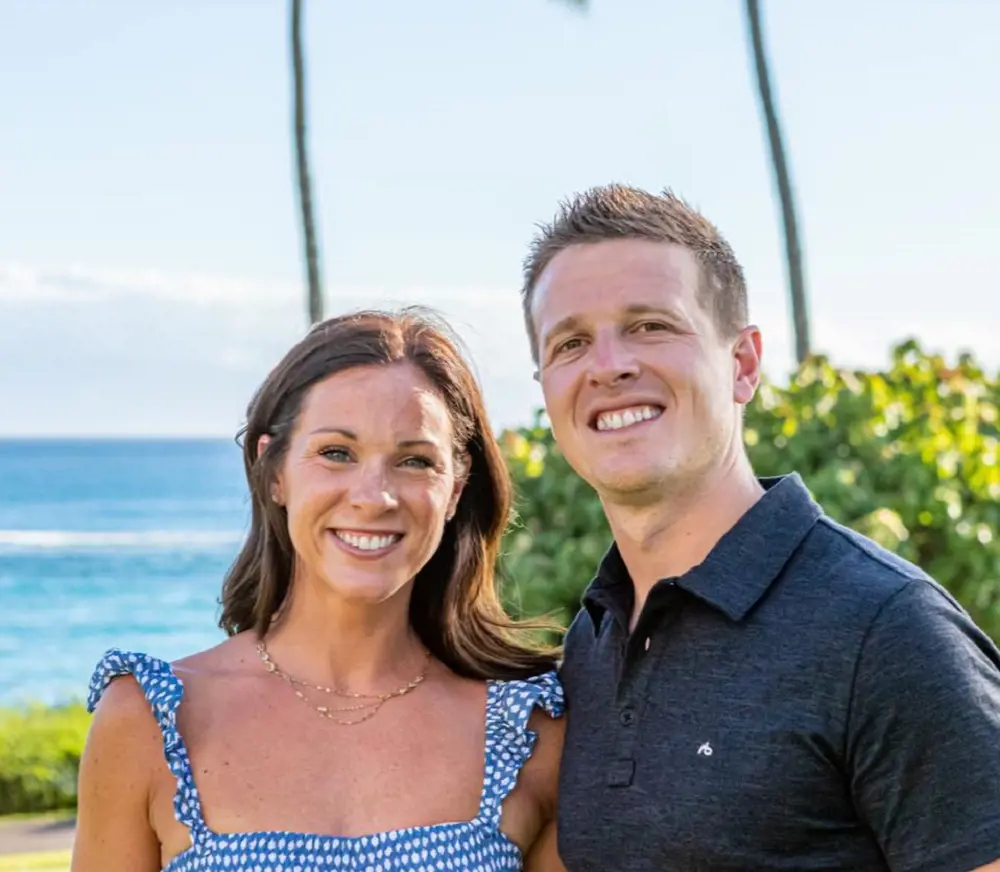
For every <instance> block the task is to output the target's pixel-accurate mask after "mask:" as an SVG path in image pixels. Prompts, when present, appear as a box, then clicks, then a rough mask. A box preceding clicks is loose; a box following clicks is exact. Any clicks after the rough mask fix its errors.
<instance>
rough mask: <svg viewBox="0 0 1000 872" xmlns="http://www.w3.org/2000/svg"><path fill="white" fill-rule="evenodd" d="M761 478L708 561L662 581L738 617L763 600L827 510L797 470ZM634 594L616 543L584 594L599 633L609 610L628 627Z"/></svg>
mask: <svg viewBox="0 0 1000 872" xmlns="http://www.w3.org/2000/svg"><path fill="white" fill-rule="evenodd" d="M758 480H759V481H760V483H761V485H762V486H763V488H764V494H763V495H762V496H761V498H760V499H759V500H758V501H757V502H756V503H754V505H753V506H752V507H751V508H750V509H749V510H748V511H747V512H746V513H745V514H744V515H743V517H741V518H740V519H739V521H737V522H736V524H735V525H734V526H733V527H732V528H731V529H730V530H729V531H727V532H726V534H725V535H724V536H723V537H722V538H721V539H720V540H719V542H718V544H716V546H715V547H714V548H713V549H712V550H711V551H710V552H709V554H708V556H707V557H706V558H705V560H704V561H703V562H702V563H700V564H699V565H698V566H695V567H692V568H691V569H690V570H689V571H688V572H686V573H685V574H684V575H682V576H680V577H679V578H674V579H662V580H661V582H660V583H663V582H666V581H672V582H674V583H675V584H676V585H677V586H678V587H680V588H683V589H684V590H686V591H688V592H689V593H690V594H692V595H693V596H696V597H698V599H700V600H702V601H703V602H705V603H706V604H708V605H709V606H712V607H714V608H716V609H718V610H719V611H721V612H722V613H723V614H725V615H726V616H727V617H728V618H730V620H733V621H742V620H743V618H745V617H746V615H747V613H748V612H749V611H750V609H752V608H753V607H754V606H755V605H756V604H757V602H759V601H760V599H761V598H762V597H763V596H764V594H765V593H766V591H767V589H768V588H769V587H770V586H771V584H772V582H773V581H774V580H775V579H776V578H777V577H778V575H779V574H780V572H781V570H782V569H783V568H784V566H785V564H786V563H787V562H788V561H789V559H790V558H791V556H792V554H793V553H794V552H795V550H796V549H797V548H798V547H799V545H800V544H801V543H802V540H803V539H805V537H806V535H807V534H808V533H809V531H810V530H811V529H812V528H813V527H814V526H815V524H816V521H817V520H818V519H819V517H820V515H821V514H822V510H821V509H820V507H819V506H818V505H817V504H816V502H815V501H814V500H813V499H812V497H811V496H810V494H809V491H808V490H807V489H806V487H805V485H804V484H803V482H802V479H801V477H800V476H799V475H798V474H797V473H791V474H789V475H783V476H775V477H770V478H760V479H758ZM654 591H655V588H654ZM651 596H652V594H651ZM634 599H635V591H634V589H633V587H632V580H631V578H630V577H629V574H628V569H627V568H626V567H625V563H624V561H623V560H622V557H621V554H620V553H619V551H618V546H617V545H616V544H612V545H611V548H610V550H609V551H608V552H607V554H606V555H605V556H604V559H603V560H602V561H601V565H600V567H599V568H598V571H597V575H596V577H595V578H594V580H593V581H592V582H591V583H590V586H589V587H588V588H587V591H586V592H585V593H584V598H583V604H584V607H585V608H586V609H587V611H588V612H589V614H590V618H591V621H592V622H593V625H594V631H595V633H596V632H597V631H598V629H599V628H600V626H601V621H602V619H603V617H604V613H605V612H606V611H611V612H612V614H614V615H615V616H616V617H618V619H619V620H621V621H623V623H624V625H625V626H627V625H628V615H630V614H631V611H632V604H633V602H634Z"/></svg>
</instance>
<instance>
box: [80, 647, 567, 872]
mask: <svg viewBox="0 0 1000 872" xmlns="http://www.w3.org/2000/svg"><path fill="white" fill-rule="evenodd" d="M121 675H132V676H134V677H135V680H136V681H137V682H138V684H139V686H140V687H141V688H142V692H143V694H144V695H145V697H146V699H147V700H148V702H149V705H150V707H151V709H152V711H153V715H154V717H155V718H156V721H157V723H158V724H159V727H160V732H161V733H162V735H163V753H164V756H165V757H166V761H167V765H168V767H169V768H170V771H171V772H172V773H173V775H174V777H175V778H176V779H177V789H176V792H175V794H174V815H175V817H176V818H177V820H178V821H180V823H182V824H183V825H184V826H186V827H187V828H188V830H189V832H190V834H191V847H190V848H189V849H188V850H186V851H184V852H183V853H181V854H179V855H178V856H177V857H175V858H174V859H173V860H171V862H170V863H169V864H168V865H167V866H166V867H165V868H164V872H314V870H315V872H327V870H343V872H346V870H351V872H354V870H361V872H432V870H433V872H445V870H448V872H471V870H476V872H506V870H510V872H515V870H520V869H522V862H523V861H522V856H521V851H520V849H519V848H518V847H517V845H515V844H514V843H513V842H512V841H511V840H510V839H509V838H508V837H507V836H505V835H504V834H503V833H501V832H500V828H499V827H500V812H501V805H502V803H503V801H504V799H505V798H506V797H507V795H508V794H509V793H510V791H511V790H512V789H513V788H514V785H515V783H516V781H517V776H518V772H520V770H521V767H522V766H523V765H524V763H525V762H526V761H527V759H528V757H530V756H531V752H532V749H533V747H534V743H535V739H536V736H535V733H534V732H533V731H532V730H529V729H528V718H529V716H530V715H531V712H532V710H533V709H534V708H535V706H539V707H541V708H542V709H544V710H545V711H546V712H548V713H549V714H550V715H552V716H553V717H560V716H562V714H563V712H564V710H565V706H564V700H563V691H562V686H561V684H560V683H559V680H558V678H557V677H556V674H555V673H554V672H547V673H544V674H542V675H538V676H536V677H534V678H529V679H526V680H517V681H491V682H488V683H487V694H486V749H485V760H486V766H485V770H484V780H483V786H482V793H481V795H480V803H479V812H478V814H477V815H476V817H475V818H474V819H473V820H469V821H461V822H455V823H443V824H434V825H430V826H422V827H409V828H406V829H400V830H391V831H387V832H381V833H373V834H371V835H365V836H323V835H310V834H308V833H294V832H282V831H273V832H253V833H238V834H231V835H227V834H224V833H216V832H213V831H212V830H210V829H209V828H208V826H207V825H206V824H205V821H204V818H203V815H202V809H201V800H200V799H199V797H198V790H197V787H196V786H195V782H194V776H193V774H192V771H191V764H190V760H189V759H188V752H187V748H186V747H185V746H184V740H183V739H182V738H181V735H180V732H179V731H178V729H177V709H178V706H179V705H180V703H181V699H182V698H183V694H184V688H183V684H182V683H181V680H180V678H178V676H177V675H176V674H175V672H174V670H173V668H172V667H171V666H170V664H169V663H167V662H165V661H163V660H159V659H157V658H156V657H151V656H150V655H148V654H141V653H135V652H126V651H121V650H119V649H112V650H111V651H109V652H108V653H107V654H105V655H104V657H103V658H102V659H101V661H100V663H98V665H97V668H96V669H95V671H94V675H93V678H92V679H91V681H90V693H89V696H88V700H87V707H88V709H89V710H90V711H93V710H94V709H95V708H96V706H97V703H98V702H99V701H100V698H101V696H102V695H103V693H104V691H105V690H106V688H107V686H108V685H109V684H110V683H111V681H112V680H113V679H114V678H116V677H118V676H121Z"/></svg>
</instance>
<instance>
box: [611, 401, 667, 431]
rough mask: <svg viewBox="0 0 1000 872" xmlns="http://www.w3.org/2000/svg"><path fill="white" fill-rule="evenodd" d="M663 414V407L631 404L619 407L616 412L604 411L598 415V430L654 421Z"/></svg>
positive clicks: (616, 428)
mask: <svg viewBox="0 0 1000 872" xmlns="http://www.w3.org/2000/svg"><path fill="white" fill-rule="evenodd" d="M662 414H663V409H658V408H656V407H655V406H631V407H629V408H628V409H618V410H617V411H615V412H602V413H601V414H600V415H598V416H597V429H598V430H621V429H622V428H623V427H631V426H632V425H633V424H638V423H639V422H640V421H652V420H653V418H659V417H660V415H662Z"/></svg>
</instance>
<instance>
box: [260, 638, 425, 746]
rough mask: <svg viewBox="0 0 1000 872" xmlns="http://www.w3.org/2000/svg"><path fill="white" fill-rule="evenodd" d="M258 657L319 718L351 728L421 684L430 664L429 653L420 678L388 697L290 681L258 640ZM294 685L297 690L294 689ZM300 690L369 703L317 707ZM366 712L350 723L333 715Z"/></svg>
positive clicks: (418, 676)
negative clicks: (306, 688) (305, 688)
mask: <svg viewBox="0 0 1000 872" xmlns="http://www.w3.org/2000/svg"><path fill="white" fill-rule="evenodd" d="M257 654H258V655H259V656H260V659H261V661H262V662H263V663H264V667H265V668H266V669H267V671H268V672H270V673H271V674H272V675H275V676H277V677H278V678H280V679H282V680H283V681H284V682H285V683H286V684H287V685H288V686H289V687H290V688H291V689H292V692H293V693H294V694H295V695H296V696H297V697H298V698H299V699H301V700H302V701H303V702H304V703H305V704H306V705H308V706H309V707H310V708H313V709H315V710H316V711H317V712H319V714H321V715H322V716H323V717H325V718H327V719H328V720H331V721H333V722H334V723H336V724H341V725H342V726H345V727H350V726H354V725H355V724H361V723H364V722H365V721H367V720H368V719H369V718H373V717H375V715H376V714H378V711H379V709H380V708H382V706H383V705H385V704H386V703H387V702H388V701H389V700H390V699H396V698H397V697H400V696H405V695H406V694H408V693H410V691H412V690H416V688H417V687H418V686H419V685H420V684H422V683H423V681H424V679H425V678H426V677H427V667H428V666H429V664H430V659H431V653H430V651H428V652H427V657H426V659H425V661H424V668H423V669H422V670H421V671H420V674H419V675H417V677H416V678H413V679H411V680H410V681H409V682H407V683H406V684H405V685H403V686H402V687H400V688H399V689H397V690H393V691H390V692H389V693H351V692H349V691H343V690H337V689H336V688H334V687H324V686H323V685H321V684H310V683H309V682H307V681H302V680H301V679H299V678H293V677H292V676H291V675H289V674H288V673H287V672H284V671H283V670H282V669H281V668H280V667H279V666H278V664H277V663H275V662H274V660H272V659H271V655H270V653H269V652H268V650H267V646H266V645H265V644H264V640H263V639H261V640H260V641H259V642H258V643H257ZM296 685H297V686H296ZM299 687H308V688H309V689H310V690H317V691H320V692H321V693H326V694H332V695H334V696H339V697H344V698H347V699H360V700H371V701H370V702H362V703H360V704H359V705H350V706H341V707H334V706H326V705H316V704H315V703H313V702H311V701H310V700H309V699H308V697H306V695H305V694H304V693H303V692H302V691H301V690H299ZM365 709H368V710H369V711H366V712H365V713H364V714H363V715H361V716H359V717H356V718H354V719H353V720H342V719H340V718H338V717H336V715H335V714H334V713H335V712H358V711H364V710H365Z"/></svg>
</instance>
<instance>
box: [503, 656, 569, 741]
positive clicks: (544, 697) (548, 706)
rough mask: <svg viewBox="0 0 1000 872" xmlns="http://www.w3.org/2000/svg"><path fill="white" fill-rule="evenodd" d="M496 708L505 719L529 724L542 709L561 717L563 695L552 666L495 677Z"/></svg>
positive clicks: (551, 716)
mask: <svg viewBox="0 0 1000 872" xmlns="http://www.w3.org/2000/svg"><path fill="white" fill-rule="evenodd" d="M493 684H494V685H495V686H496V688H497V695H498V697H499V701H500V708H501V709H502V711H503V712H504V714H505V716H506V717H507V719H508V720H511V721H513V722H514V723H516V724H517V725H519V726H522V727H523V726H526V725H527V724H528V722H529V721H531V723H532V725H534V723H535V722H536V720H537V716H538V715H539V714H541V713H542V712H544V713H545V714H546V715H548V716H549V719H553V718H561V717H562V716H563V714H565V711H566V697H565V694H564V693H563V686H562V682H561V681H560V680H559V674H558V673H557V672H556V671H555V670H554V669H553V670H549V671H546V672H541V673H538V674H536V675H530V676H528V677H526V678H514V679H509V680H506V681H495V682H493Z"/></svg>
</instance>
